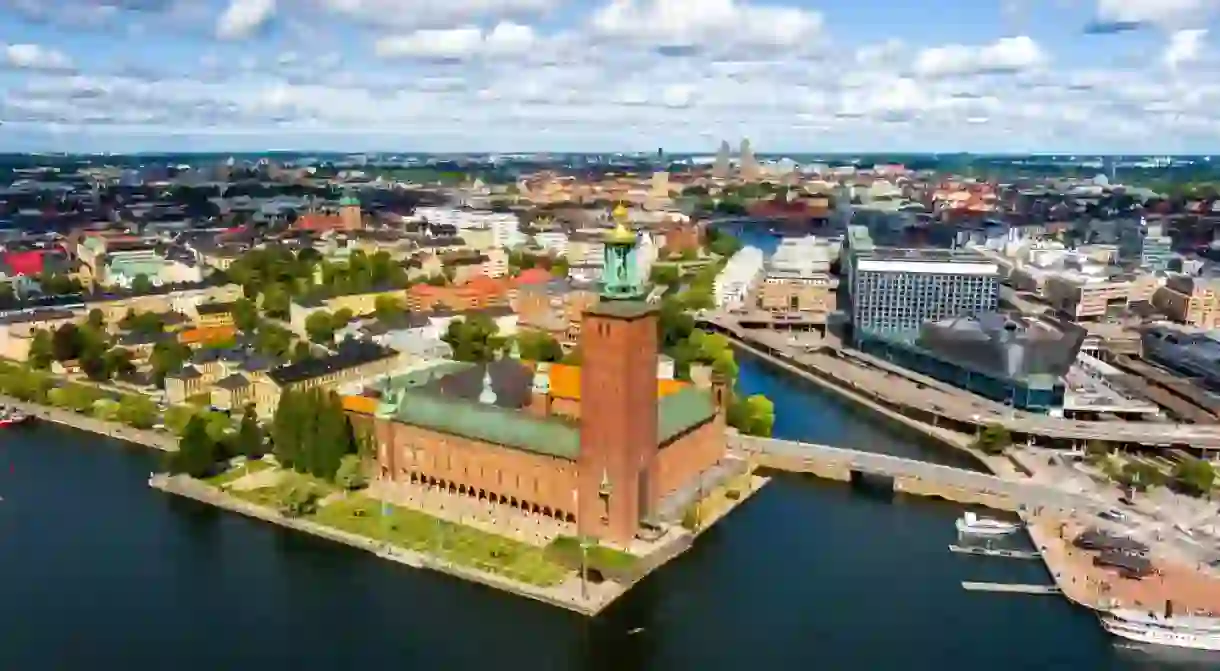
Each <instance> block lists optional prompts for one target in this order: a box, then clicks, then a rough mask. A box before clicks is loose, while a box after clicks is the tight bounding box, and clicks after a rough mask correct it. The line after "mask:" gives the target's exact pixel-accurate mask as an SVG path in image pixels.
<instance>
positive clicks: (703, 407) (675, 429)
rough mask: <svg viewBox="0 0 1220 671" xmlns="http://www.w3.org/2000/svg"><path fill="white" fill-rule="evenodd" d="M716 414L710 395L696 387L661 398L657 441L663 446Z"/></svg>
mask: <svg viewBox="0 0 1220 671" xmlns="http://www.w3.org/2000/svg"><path fill="white" fill-rule="evenodd" d="M715 414H716V404H715V403H713V402H712V395H711V394H709V393H708V392H706V391H704V390H703V389H699V388H697V387H685V388H683V389H681V390H679V391H676V392H674V393H672V394H668V395H666V396H662V397H661V400H660V401H659V406H658V408H657V440H658V441H659V442H660V443H661V444H665V443H667V442H669V441H671V440H673V439H674V438H677V437H678V436H680V435H682V434H683V433H685V432H686V431H689V430H690V429H693V428H694V427H696V426H698V425H700V424H702V423H704V422H706V421H707V420H708V419H710V418H711V417H712V416H713V415H715Z"/></svg>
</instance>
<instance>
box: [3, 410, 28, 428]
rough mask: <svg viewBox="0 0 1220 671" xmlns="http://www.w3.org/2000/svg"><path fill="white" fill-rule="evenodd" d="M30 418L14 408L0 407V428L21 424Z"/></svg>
mask: <svg viewBox="0 0 1220 671" xmlns="http://www.w3.org/2000/svg"><path fill="white" fill-rule="evenodd" d="M29 418H30V416H29V415H27V414H25V413H24V412H21V411H20V410H18V409H16V408H10V407H8V406H0V427H3V426H14V425H16V424H22V423H24V422H25V421H26V420H28V419H29Z"/></svg>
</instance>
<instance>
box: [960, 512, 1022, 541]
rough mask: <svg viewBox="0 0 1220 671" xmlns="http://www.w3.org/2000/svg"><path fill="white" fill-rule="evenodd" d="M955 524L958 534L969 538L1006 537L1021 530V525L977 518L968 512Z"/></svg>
mask: <svg viewBox="0 0 1220 671" xmlns="http://www.w3.org/2000/svg"><path fill="white" fill-rule="evenodd" d="M955 524H956V526H957V532H958V533H961V534H969V535H971V536H1007V535H1008V534H1010V533H1013V532H1014V531H1016V530H1017V529H1020V528H1021V525H1019V524H1016V523H1014V522H1004V521H1001V520H993V519H990V518H987V517H979V516H978V515H976V514H974V513H972V512H970V511H966V513H964V514H963V515H962V516H961V517H959V518H958V519H957V522H956V523H955Z"/></svg>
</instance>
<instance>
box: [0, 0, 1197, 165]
mask: <svg viewBox="0 0 1220 671" xmlns="http://www.w3.org/2000/svg"><path fill="white" fill-rule="evenodd" d="M90 1H91V2H92V6H94V7H106V8H107V9H106V11H108V12H111V13H120V15H122V16H125V17H127V16H135V15H136V14H137V13H139V15H140V16H145V15H147V16H149V17H157V18H149V19H146V21H147V22H149V23H148V25H150V26H153V25H158V26H159V25H168V23H165V24H153V23H151V22H152V21H161V22H169V21H171V20H172V19H171V17H173V16H185V14H175V12H187V11H188V10H189V11H191V12H203V13H202V14H198V16H200V17H202V18H200V20H198V21H196V22H195V23H194V24H193V25H197V26H201V27H202V28H203V29H202V30H199V31H198V34H197V35H196V36H195V37H196V38H197V39H189V40H183V39H179V36H177V35H175V34H173V33H166V32H164V31H159V30H155V29H150V30H149V31H148V32H147V34H146V36H145V37H144V38H142V42H141V44H142V49H141V50H140V51H139V52H133V57H132V58H133V60H131V61H130V62H124V59H123V53H124V52H121V51H120V52H118V54H117V55H116V57H115V58H114V59H96V60H89V61H84V59H83V57H78V60H80V61H84V62H80V63H75V64H74V63H72V61H71V59H70V58H69V54H76V53H78V52H76V51H74V50H73V43H72V42H71V41H69V39H70V38H67V37H65V38H64V41H63V42H62V43H61V42H49V41H44V42H43V43H42V44H41V45H34V44H25V45H10V46H7V47H6V46H4V45H0V64H2V65H3V67H4V69H6V70H7V72H6V73H0V77H7V78H8V81H6V82H5V87H4V89H3V95H2V96H0V121H3V122H4V124H5V125H4V126H3V127H0V150H3V149H6V148H11V147H12V146H14V143H16V142H26V141H27V139H28V138H32V137H43V136H42V135H40V134H39V133H41V132H43V131H45V130H46V129H47V128H51V127H54V128H58V129H61V130H64V132H67V133H69V135H70V136H71V137H74V138H84V139H82V140H81V142H85V140H88V142H92V143H103V142H111V143H112V144H111V145H106V146H102V147H99V146H97V145H96V144H90V145H88V146H82V147H81V148H83V149H99V148H100V149H104V150H116V151H121V150H125V149H136V148H145V147H150V146H158V147H163V148H169V149H172V148H173V146H174V143H178V146H181V145H182V143H183V142H190V143H191V146H193V147H196V148H203V147H221V148H232V149H237V148H243V147H244V148H251V149H259V148H266V147H267V146H269V145H275V146H277V147H299V148H312V149H322V148H328V147H329V148H335V149H349V150H361V149H378V148H386V147H395V148H399V147H402V148H410V149H416V150H420V151H429V150H433V151H449V150H454V151H461V150H490V151H495V150H500V151H511V150H516V149H519V148H520V147H521V146H522V145H523V144H532V145H535V146H538V147H540V148H549V149H555V150H595V151H602V150H604V151H620V150H631V149H641V150H653V149H655V148H656V147H657V146H664V147H666V148H667V149H670V148H672V149H674V150H679V149H686V150H695V151H699V150H705V151H708V152H711V151H714V148H715V146H716V144H718V141H719V139H720V138H722V137H724V138H730V139H732V138H739V137H742V136H748V137H750V138H751V139H752V140H753V141H754V144H755V146H757V147H759V148H760V150H761V149H763V148H766V149H771V150H776V151H800V150H844V151H870V150H883V151H894V150H911V151H918V150H941V149H954V150H969V151H994V150H1008V151H1023V150H1029V151H1033V150H1042V151H1044V150H1055V151H1059V150H1063V151H1073V152H1084V151H1090V150H1091V151H1099V150H1114V151H1133V152H1134V151H1141V150H1147V151H1156V152H1172V151H1181V150H1184V149H1191V150H1192V151H1206V150H1209V149H1210V148H1211V147H1216V146H1220V111H1218V110H1220V84H1218V83H1215V81H1214V72H1213V71H1212V69H1211V68H1212V66H1213V65H1214V62H1212V61H1211V60H1209V58H1208V53H1207V38H1208V37H1209V35H1208V34H1207V33H1206V32H1205V31H1203V29H1202V28H1200V27H1198V26H1195V25H1181V24H1175V23H1174V21H1184V19H1181V18H1179V19H1174V20H1173V21H1171V20H1168V19H1166V18H1165V17H1167V16H1172V15H1176V16H1179V17H1182V16H1188V15H1190V14H1191V13H1192V12H1199V11H1203V10H1205V9H1206V8H1205V7H1204V8H1203V9H1202V10H1201V9H1199V7H1200V6H1201V4H1206V3H1199V2H1193V3H1187V2H1186V0H1161V2H1159V3H1155V6H1154V4H1146V6H1144V7H1145V8H1144V9H1140V7H1138V6H1137V5H1139V3H1127V5H1124V6H1125V7H1126V9H1124V10H1123V11H1124V12H1126V13H1125V14H1124V13H1121V12H1118V10H1117V9H1116V8H1117V7H1118V4H1117V3H1111V4H1112V5H1113V6H1112V7H1111V6H1110V5H1107V4H1106V3H1105V2H1102V3H1099V6H1098V10H1099V11H1098V17H1097V18H1098V20H1099V21H1102V20H1108V21H1131V22H1142V23H1141V25H1156V26H1163V27H1164V28H1165V33H1166V37H1165V42H1164V49H1163V51H1162V52H1161V53H1160V54H1159V56H1158V57H1154V58H1152V59H1144V60H1142V61H1140V62H1136V63H1132V64H1127V65H1124V66H1123V67H1118V66H1116V65H1110V66H1105V65H1098V63H1105V62H1106V59H1104V58H1102V59H1093V60H1092V63H1093V65H1090V66H1088V67H1085V66H1083V65H1082V64H1080V63H1079V62H1074V61H1072V60H1071V55H1072V52H1071V51H1070V50H1062V51H1061V50H1060V49H1059V48H1057V47H1058V46H1059V45H1057V44H1056V43H1055V42H1054V41H1053V40H1054V36H1053V35H1052V34H1050V33H1049V32H1037V31H1036V30H1035V31H1034V32H1031V33H1030V34H1029V35H1028V36H1018V37H1008V38H1005V39H999V40H995V41H992V42H987V41H986V40H980V41H979V42H977V43H969V42H966V41H963V42H962V43H960V44H939V45H937V44H928V43H927V42H926V39H925V38H924V36H922V35H919V34H915V33H912V34H910V35H904V34H897V35H896V36H895V38H894V39H891V40H887V41H883V42H878V43H858V42H852V41H850V40H847V39H844V37H843V35H846V34H848V33H847V31H840V30H839V29H838V28H839V27H838V26H836V25H834V24H830V25H824V21H823V18H822V16H821V15H819V14H818V13H816V12H812V11H809V10H808V9H806V8H802V7H798V6H796V5H797V4H798V3H797V2H796V0H701V1H700V2H694V1H692V0H583V1H581V2H573V1H572V0H567V2H566V3H564V2H563V0H411V3H410V6H411V11H404V10H403V9H402V8H403V7H404V3H405V2H406V0H393V1H391V0H289V1H280V2H272V1H270V0H248V1H243V0H223V2H222V1H221V0H164V1H163V2H153V1H152V0H145V1H144V2H143V3H141V2H139V1H138V0H124V2H121V3H120V2H114V3H111V4H106V5H99V4H98V3H97V2H96V1H94V0H90ZM1216 1H1217V2H1220V0H1216ZM20 2H33V3H34V4H33V6H35V7H37V6H42V5H55V6H61V5H62V6H67V5H68V4H71V3H78V4H80V6H84V4H88V3H86V0H38V2H34V0H0V10H2V9H3V8H5V7H7V8H8V9H10V10H11V11H17V12H21V11H24V10H19V9H16V6H17V5H16V4H15V3H20ZM81 3H84V4H81ZM1187 4H1190V8H1187V7H1186V5H1187ZM1102 5H1106V6H1105V7H1103V6H1102ZM1147 7H1153V8H1154V9H1157V12H1152V10H1150V9H1147ZM1167 7H1168V9H1167ZM201 8H210V9H207V10H206V11H204V9H201ZM557 8H558V9H561V10H562V11H558V12H556V13H555V14H553V15H551V17H550V18H549V19H547V20H534V19H532V18H531V17H537V16H542V15H544V14H546V13H547V12H549V11H551V10H555V9H557ZM1175 8H1176V9H1175ZM1103 9H1104V10H1105V11H1106V12H1109V13H1110V14H1109V15H1105V16H1103V12H1102V10H1103ZM1137 10H1139V11H1137ZM1188 10H1189V11H1188ZM1150 12H1152V13H1150ZM1158 12H1159V13H1158ZM1204 14H1206V12H1204ZM21 15H22V16H25V14H21ZM192 16H195V15H194V14H192ZM1107 16H1108V18H1107ZM1124 17H1126V18H1124ZM48 20H50V19H48ZM294 22H308V23H309V25H311V29H310V30H309V31H299V30H294V29H292V27H291V26H292V25H293V23H294ZM1032 28H1033V27H1031V29H1032ZM66 33H67V31H65V34H66ZM260 33H265V34H266V36H267V39H266V40H264V41H263V42H260V43H258V44H257V45H256V44H255V42H254V41H253V40H252V39H248V36H252V35H255V34H260ZM243 37H247V39H242V38H243ZM902 38H908V39H906V40H904V39H902ZM31 41H32V40H31ZM171 41H172V42H173V44H172V45H171V44H170V42H171ZM912 42H916V43H918V45H919V46H914V45H912V44H911V43H912ZM1110 42H1111V40H1107V39H1101V38H1098V39H1097V40H1096V43H1097V44H1098V45H1099V46H1098V47H1097V48H1098V49H1105V48H1108V47H1107V46H1106V45H1107V44H1109V43H1110ZM171 47H172V48H171ZM158 49H163V51H158ZM192 49H193V50H194V51H192ZM80 53H83V51H82V52H80ZM160 53H164V54H165V55H166V57H165V58H163V59H160V58H155V57H154V58H148V57H146V55H149V54H152V55H155V54H160ZM1103 55H1104V54H1103ZM136 56H139V60H135V58H136ZM1052 62H1053V64H1054V67H1051V64H1052ZM1167 69H1171V72H1172V75H1173V76H1172V77H1166V72H1167ZM61 137H68V136H61ZM1145 142H1146V143H1148V145H1149V146H1147V147H1145V146H1144V145H1142V144H1141V143H1145ZM1175 142H1176V143H1178V144H1177V145H1175V144H1174V143H1175ZM124 143H126V144H124ZM158 143H161V144H158ZM226 143H228V144H226ZM1154 143H1155V144H1154ZM235 145H241V146H240V147H238V146H235ZM57 148H60V149H62V147H57Z"/></svg>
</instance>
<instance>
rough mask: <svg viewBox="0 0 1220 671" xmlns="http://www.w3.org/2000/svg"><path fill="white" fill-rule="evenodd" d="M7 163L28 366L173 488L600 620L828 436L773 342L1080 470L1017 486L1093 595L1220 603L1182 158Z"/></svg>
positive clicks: (10, 394) (1213, 303)
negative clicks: (778, 375) (792, 436)
mask: <svg viewBox="0 0 1220 671" xmlns="http://www.w3.org/2000/svg"><path fill="white" fill-rule="evenodd" d="M10 161H13V162H12V164H11V165H9V166H7V167H6V168H5V170H6V172H7V173H8V174H10V175H11V184H10V185H9V187H8V188H7V189H5V190H4V191H3V192H0V217H3V219H2V221H3V222H4V227H3V230H2V231H0V235H2V237H3V240H4V242H3V252H0V282H2V284H0V357H3V359H4V361H3V362H0V391H2V392H3V393H4V394H6V395H7V398H8V401H7V402H9V403H11V404H15V405H18V406H19V407H22V408H34V409H35V410H34V412H35V414H40V415H41V416H43V417H47V418H60V419H62V418H64V417H66V416H69V415H72V416H87V417H89V419H90V421H93V422H95V424H96V427H100V428H96V429H95V430H103V431H108V432H112V433H117V434H118V435H120V436H123V437H126V438H128V439H131V440H140V441H142V442H148V443H149V444H156V445H160V446H163V447H167V448H169V449H171V450H173V451H172V452H171V453H170V454H169V455H168V457H167V462H166V469H167V471H168V472H169V475H161V476H157V478H159V479H155V480H156V482H157V483H159V486H162V487H163V488H165V489H167V490H171V491H175V492H176V493H180V494H183V495H187V496H192V497H194V498H199V499H201V500H206V501H209V502H212V503H216V504H217V505H223V506H225V507H229V508H233V509H235V510H241V511H242V512H246V513H247V514H255V515H258V516H262V517H265V518H268V519H272V520H273V521H277V522H279V523H284V524H287V525H289V526H294V527H296V528H301V529H303V530H307V531H311V532H314V533H321V534H323V535H328V536H329V537H332V538H335V539H336V540H340V541H342V542H349V543H351V544H355V545H361V544H362V543H363V544H365V546H367V547H368V548H369V549H373V550H375V551H378V552H379V553H381V554H383V556H386V557H387V558H391V559H397V560H400V561H406V562H408V563H414V564H415V565H420V566H429V567H432V568H438V569H440V570H449V571H450V572H454V573H457V574H459V575H463V576H464V577H468V578H470V579H475V580H479V581H481V582H485V583H487V584H491V585H494V586H498V587H502V588H505V589H510V590H513V591H517V592H519V593H522V594H527V595H529V596H532V597H535V598H539V599H543V600H546V601H550V602H553V603H557V604H560V605H565V606H568V607H572V608H574V609H576V610H587V611H590V612H595V611H596V609H597V608H599V607H600V606H601V605H604V604H605V603H607V602H608V601H609V600H611V599H613V597H614V596H617V594H619V593H621V592H622V591H623V590H625V589H626V588H627V587H629V586H630V584H631V583H633V582H634V581H635V580H638V579H639V578H640V577H642V576H643V575H645V574H646V573H647V572H648V571H650V570H653V569H655V568H656V567H657V566H659V565H660V564H662V563H664V562H665V561H666V560H668V559H670V558H672V557H674V556H676V555H677V554H680V553H681V552H682V551H683V550H685V549H686V548H687V547H689V546H690V544H691V543H692V542H693V541H694V539H695V538H696V537H697V536H698V534H699V533H700V532H701V531H702V530H703V529H704V528H705V527H706V526H707V525H709V524H711V523H713V522H714V521H715V519H716V518H717V517H718V516H720V515H723V514H725V513H727V512H728V511H729V510H731V509H732V508H733V507H734V506H735V505H736V504H737V503H739V502H740V501H743V500H745V499H746V498H748V497H749V495H750V494H751V493H752V492H753V491H755V490H756V489H757V488H758V487H759V486H760V485H761V483H763V482H765V481H766V478H767V477H768V473H769V471H768V470H767V469H763V468H761V466H769V467H771V468H779V464H780V463H782V462H783V459H782V458H781V457H782V456H784V455H787V454H790V453H788V452H783V450H785V449H788V447H791V446H792V445H797V444H788V447H785V446H784V443H785V441H769V440H766V437H768V436H770V434H771V429H772V425H773V423H774V420H775V417H774V409H773V407H772V404H771V402H770V401H769V400H768V399H766V398H764V397H762V396H757V395H756V396H748V395H746V394H745V393H741V392H739V391H738V389H737V373H738V367H737V363H736V357H737V356H758V357H762V358H764V359H766V360H768V361H770V362H772V363H774V364H775V365H777V366H781V367H784V368H786V369H788V370H790V371H791V372H793V373H794V374H796V375H801V376H803V377H805V378H807V379H809V380H811V381H813V382H815V383H817V384H822V385H824V386H827V387H828V388H833V389H835V390H836V391H837V392H838V393H841V394H842V395H844V396H845V397H847V398H851V399H854V400H857V401H858V402H860V403H861V404H864V405H868V406H869V407H872V408H873V409H874V410H876V411H877V412H878V413H880V414H882V415H884V416H887V417H888V418H890V419H891V420H892V421H894V422H896V423H902V424H906V425H907V426H909V427H914V428H916V429H918V430H919V431H921V432H923V433H925V434H926V435H928V436H930V437H931V438H933V439H935V440H938V441H940V442H942V443H945V444H947V445H951V446H953V447H954V448H956V449H960V450H962V451H964V452H966V453H969V454H972V455H974V456H976V457H977V458H978V459H979V460H980V462H981V463H983V464H984V465H985V466H986V468H988V469H989V470H990V471H991V472H992V473H994V474H995V476H996V478H997V480H1002V481H1003V482H1009V483H1010V484H1011V483H1024V484H1022V485H1020V486H1024V485H1026V484H1036V485H1037V486H1038V487H1040V488H1041V490H1039V491H1051V492H1057V493H1058V494H1060V495H1065V496H1070V497H1075V498H1073V499H1072V500H1073V501H1079V502H1081V503H1080V505H1056V502H1057V501H1062V500H1063V499H1062V498H1060V499H1055V501H1052V500H1051V499H1050V498H1047V499H1046V500H1042V499H1036V498H1034V499H1030V498H1029V497H1028V496H1026V495H1024V494H1016V495H1014V500H1017V499H1021V500H1020V504H1019V505H1014V506H1013V507H1012V508H1013V510H1015V511H1017V512H1019V513H1020V514H1021V515H1022V517H1023V520H1024V522H1025V523H1026V524H1027V526H1028V527H1029V529H1030V532H1031V535H1032V536H1033V537H1034V539H1035V542H1036V543H1037V545H1038V549H1039V551H1040V552H1041V554H1042V555H1043V557H1044V559H1045V560H1046V562H1047V564H1048V567H1049V568H1050V569H1051V571H1052V574H1053V575H1054V577H1055V578H1056V581H1057V583H1058V584H1059V586H1060V588H1061V589H1062V591H1063V593H1064V594H1065V595H1067V596H1069V598H1072V599H1073V600H1074V601H1077V602H1078V603H1082V604H1085V605H1088V606H1090V607H1093V608H1098V609H1107V608H1108V609H1111V610H1112V609H1113V608H1114V607H1115V605H1119V606H1123V607H1128V608H1138V609H1145V610H1147V609H1160V608H1162V607H1163V606H1164V603H1165V602H1166V601H1170V602H1176V603H1178V604H1180V605H1179V607H1180V608H1182V609H1185V610H1188V611H1192V612H1214V611H1220V577H1218V576H1217V575H1216V570H1217V569H1216V567H1217V566H1220V537H1217V535H1216V533H1217V532H1216V531H1215V529H1214V526H1213V520H1214V518H1215V516H1216V512H1217V511H1216V509H1215V505H1214V504H1212V503H1210V498H1211V495H1212V493H1213V491H1214V488H1215V486H1216V483H1215V482H1214V481H1215V464H1216V460H1217V459H1218V458H1220V425H1218V422H1220V400H1218V399H1217V397H1216V396H1215V395H1214V392H1215V391H1216V390H1218V389H1220V364H1218V363H1217V362H1218V361H1220V339H1217V336H1216V335H1215V334H1216V332H1217V329H1220V296H1218V294H1217V288H1216V280H1215V279H1213V270H1214V266H1213V261H1212V259H1213V257H1217V255H1218V253H1217V252H1216V251H1215V249H1216V248H1218V247H1220V245H1213V243H1212V240H1213V239H1214V237H1215V231H1216V228H1217V224H1218V223H1220V216H1213V207H1214V204H1215V203H1216V202H1217V200H1218V196H1217V191H1216V188H1215V186H1214V185H1213V184H1212V183H1208V182H1207V181H1206V180H1198V181H1195V182H1192V183H1185V182H1183V181H1182V180H1180V179H1179V180H1177V181H1173V180H1169V181H1167V180H1166V178H1165V177H1164V175H1165V174H1166V171H1169V172H1170V173H1171V172H1172V170H1173V166H1172V165H1171V164H1165V163H1162V162H1158V161H1155V160H1151V161H1150V160H1143V161H1139V162H1131V163H1129V164H1124V165H1121V166H1120V165H1117V164H1116V163H1115V162H1114V161H1113V160H1110V159H1105V160H1099V161H1098V162H1097V163H1096V164H1092V163H1087V162H1083V163H1082V162H1077V163H1071V162H1060V163H1046V164H1041V165H1032V164H1031V163H1030V162H1023V161H1012V162H1010V163H1007V164H1004V163H997V162H994V161H993V162H990V163H986V164H985V165H984V166H983V168H982V171H981V172H983V173H986V174H983V175H975V174H974V173H975V169H974V168H973V167H972V168H969V169H967V170H949V169H946V168H945V167H943V166H939V165H930V166H926V167H925V166H912V167H907V166H905V165H902V164H897V163H893V162H886V163H876V164H873V165H871V167H865V164H864V163H862V162H861V161H859V160H838V161H808V162H800V163H798V162H796V161H794V160H791V159H783V158H779V157H775V158H762V157H759V156H757V155H755V153H754V151H753V149H752V148H751V147H750V145H749V142H748V141H742V143H741V146H740V148H739V149H738V150H736V151H733V150H731V148H730V146H729V145H728V143H723V144H722V145H721V147H720V149H719V151H718V152H717V153H716V155H715V156H711V157H706V158H701V157H684V158H676V157H667V156H665V154H664V152H663V151H659V152H658V153H657V155H656V156H633V157H624V156H617V157H580V158H573V157H567V158H563V159H556V158H549V157H543V156H517V157H490V156H485V157H473V156H467V157H448V158H437V157H431V158H424V157H390V156H379V157H370V156H358V157H330V158H325V159H323V158H311V157H304V156H297V157H291V158H284V157H277V158H276V159H274V160H272V159H269V158H267V157H251V158H248V159H241V160H238V159H236V158H229V159H225V158H223V157H211V158H206V159H205V158H201V157H176V158H174V159H173V160H170V159H165V160H158V161H152V160H149V159H141V158H138V157H128V158H118V157H107V158H106V159H105V160H103V159H100V158H92V159H91V158H80V157H78V158H73V157H58V158H53V159H52V158H49V157H39V158H37V159H35V158H22V159H17V160H14V159H10ZM1120 170H1122V171H1123V172H1124V174H1131V175H1133V176H1135V177H1136V182H1138V183H1133V184H1132V185H1123V184H1121V183H1120V182H1121V180H1119V179H1118V176H1119V171H1120ZM1216 239H1220V238H1216ZM51 408H56V409H57V410H52V409H51ZM64 411H67V412H64ZM64 421H71V420H64ZM78 425H80V424H79V422H78ZM120 425H126V427H125V428H119V427H120ZM92 427H93V425H90V428H92ZM807 447H809V448H815V447H818V446H807ZM856 447H858V448H859V450H860V451H862V452H865V453H867V452H877V451H883V450H877V449H874V448H873V447H871V446H865V445H862V446H856ZM826 450H830V448H826ZM826 450H824V451H823V452H815V451H809V450H807V451H805V452H801V453H800V454H803V455H805V456H804V457H802V459H803V461H804V463H805V464H806V466H807V467H808V466H809V464H810V463H812V462H813V461H816V460H817V459H819V458H822V459H828V460H830V461H834V460H836V459H841V460H850V459H851V458H852V457H850V456H844V455H846V452H845V453H833V454H832V453H831V452H829V451H826ZM781 452H782V454H781ZM817 454H832V456H825V457H817V456H809V455H817ZM834 454H837V455H838V456H833V455H834ZM836 463H842V464H846V463H849V461H842V462H836ZM850 463H851V464H852V467H851V468H850V469H849V470H851V471H852V472H853V473H855V472H857V471H864V470H868V468H867V466H865V465H862V464H864V463H865V462H863V461H850ZM819 468H820V467H819ZM807 470H814V471H815V472H816V471H817V470H818V468H809V469H807ZM823 470H824V469H823ZM950 470H952V469H950ZM888 475H890V476H894V477H895V480H896V481H897V480H898V479H900V478H901V477H905V476H902V475H901V474H898V473H895V472H893V471H890V472H888ZM853 477H854V476H853ZM916 479H919V478H916ZM932 479H933V480H934V479H935V478H932ZM937 486H940V485H939V484H938V483H935V482H934V483H932V484H930V485H929V484H927V483H925V485H923V487H924V489H921V490H920V491H921V493H934V494H936V495H941V496H945V497H946V498H954V497H955V496H956V495H955V494H953V493H952V492H950V490H951V489H954V488H956V489H961V488H962V487H963V486H962V485H960V484H955V485H952V486H949V485H946V486H945V488H944V489H943V490H936V491H930V490H928V489H927V487H932V489H935V488H936V487H937ZM896 488H898V487H897V485H896ZM976 490H977V491H975V492H974V494H975V495H976V497H984V498H980V499H979V500H985V501H991V500H992V499H987V498H985V497H986V496H992V497H994V496H995V495H996V490H994V488H992V489H988V490H987V491H985V492H984V491H982V490H981V489H979V488H976ZM909 491H914V490H909ZM1030 491H1032V490H1030ZM1023 496H1024V497H1025V498H1022V497H1023ZM1001 507H1002V506H1001ZM587 603H597V604H599V605H597V606H596V607H585V606H583V605H582V604H587Z"/></svg>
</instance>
